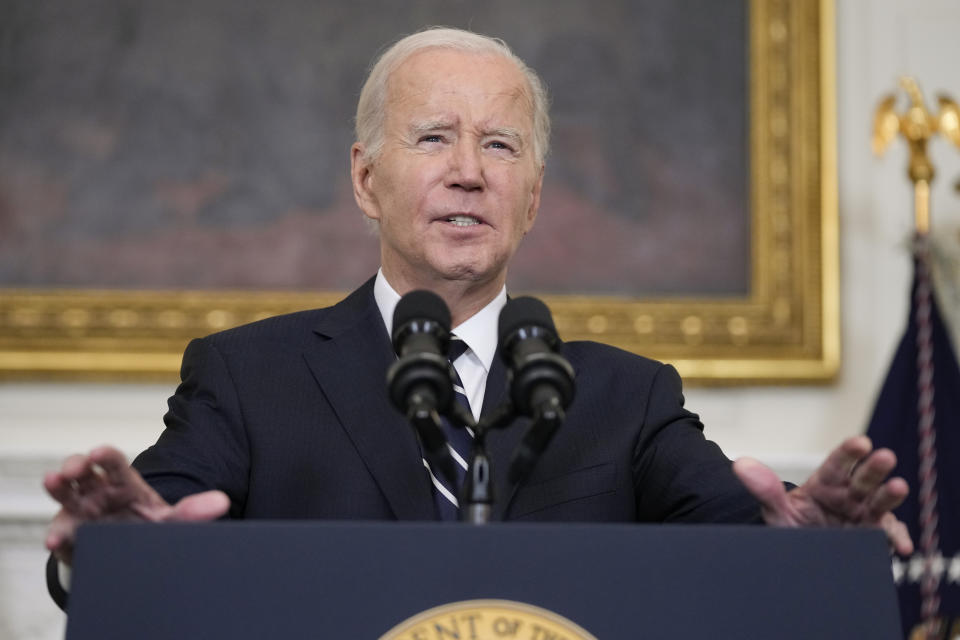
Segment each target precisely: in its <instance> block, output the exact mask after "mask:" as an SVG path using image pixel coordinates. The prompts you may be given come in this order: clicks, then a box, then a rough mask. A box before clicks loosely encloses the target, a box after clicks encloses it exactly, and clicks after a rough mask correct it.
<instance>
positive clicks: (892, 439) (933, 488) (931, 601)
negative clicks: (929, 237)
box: [867, 239, 960, 638]
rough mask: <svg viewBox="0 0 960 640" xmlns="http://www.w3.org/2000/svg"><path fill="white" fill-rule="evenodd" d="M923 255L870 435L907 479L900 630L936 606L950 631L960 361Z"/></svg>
mask: <svg viewBox="0 0 960 640" xmlns="http://www.w3.org/2000/svg"><path fill="white" fill-rule="evenodd" d="M923 240H924V239H921V241H920V242H921V243H922V242H923ZM927 255H928V254H925V247H924V246H923V245H922V244H921V246H920V248H919V249H918V253H917V256H916V258H915V260H914V280H913V287H912V292H913V295H912V297H911V305H910V317H909V320H908V323H907V331H906V334H905V335H904V336H903V339H902V340H901V342H900V346H899V347H898V349H897V353H896V355H895V356H894V359H893V364H892V365H891V367H890V371H889V373H888V374H887V379H886V381H885V382H884V383H883V388H882V389H881V391H880V396H879V398H878V400H877V405H876V407H875V409H874V412H873V417H872V418H871V419H870V426H869V428H868V430H867V435H869V436H870V438H871V439H872V440H873V442H874V445H875V446H878V447H888V448H890V449H892V450H893V451H894V453H896V455H897V467H896V469H895V471H894V473H895V474H896V475H899V476H901V477H903V478H904V479H905V480H906V481H907V482H908V483H909V484H910V495H909V497H908V498H907V500H906V501H905V502H904V503H903V505H901V506H900V507H899V508H898V509H897V510H896V515H897V517H899V518H900V519H901V520H902V521H903V522H905V523H906V525H907V527H909V529H910V536H911V537H912V538H913V542H914V545H915V546H916V550H915V552H914V554H913V555H912V556H911V557H909V558H908V557H899V556H898V557H895V558H894V560H893V575H894V580H895V582H896V584H897V591H898V595H899V598H900V615H901V619H902V622H903V630H904V636H905V637H911V635H912V634H914V633H916V632H917V630H918V629H917V626H918V625H920V624H921V623H922V621H923V620H924V619H928V617H929V616H930V612H931V611H935V613H934V615H935V616H936V617H937V618H939V624H938V630H937V631H936V634H935V635H933V636H930V637H931V638H933V637H936V638H942V637H948V638H954V637H957V636H956V635H955V634H960V368H958V366H957V358H956V355H955V353H954V350H953V347H952V345H951V343H950V338H949V335H948V332H947V330H946V328H945V327H944V324H943V320H942V318H941V316H940V312H939V310H938V309H937V304H936V299H935V296H933V295H932V285H931V279H930V272H929V262H928V258H927ZM918 337H919V338H920V341H921V342H920V344H919V345H918ZM924 425H925V426H926V430H925V431H923V430H922V427H924ZM922 434H925V435H926V437H925V438H924V437H923V435H922ZM931 436H932V437H931ZM921 441H924V450H923V452H921ZM921 474H923V475H921ZM924 581H926V585H924ZM948 633H949V635H946V634H948ZM913 637H926V636H913Z"/></svg>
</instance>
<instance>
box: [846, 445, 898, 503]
mask: <svg viewBox="0 0 960 640" xmlns="http://www.w3.org/2000/svg"><path fill="white" fill-rule="evenodd" d="M896 466H897V456H896V455H894V453H893V452H892V451H890V450H889V449H877V450H876V451H874V452H873V453H871V454H870V455H869V456H868V457H867V458H866V459H864V460H863V461H862V462H861V463H860V464H859V465H857V466H856V468H855V469H854V470H853V473H852V474H851V476H850V491H851V493H852V494H853V496H854V497H855V498H865V497H867V496H869V495H870V494H872V493H873V492H874V491H876V490H877V488H878V487H879V486H880V485H882V484H883V482H884V480H886V478H887V476H888V475H890V472H891V471H893V469H894V467H896Z"/></svg>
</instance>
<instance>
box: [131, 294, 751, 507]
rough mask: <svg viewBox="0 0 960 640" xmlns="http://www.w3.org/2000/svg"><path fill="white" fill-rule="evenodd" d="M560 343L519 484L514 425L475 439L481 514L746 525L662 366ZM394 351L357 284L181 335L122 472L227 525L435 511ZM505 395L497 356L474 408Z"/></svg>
mask: <svg viewBox="0 0 960 640" xmlns="http://www.w3.org/2000/svg"><path fill="white" fill-rule="evenodd" d="M562 352H563V355H564V356H565V357H566V358H567V359H569V361H570V363H571V364H572V365H573V368H574V370H575V372H576V387H577V390H576V397H575V399H574V401H573V403H572V405H571V406H570V408H569V410H568V412H567V419H566V421H565V422H564V424H563V426H562V427H561V428H560V430H559V431H558V432H557V434H556V435H555V437H554V439H553V441H552V442H551V443H550V446H549V447H548V449H547V451H546V452H545V454H544V455H543V457H542V458H541V459H540V460H539V462H538V463H537V465H536V466H535V467H534V469H533V471H532V472H531V474H530V476H529V477H528V478H527V480H525V481H524V482H523V483H522V484H521V485H520V486H515V485H512V484H510V483H509V482H508V481H507V477H506V476H507V471H508V467H509V462H510V458H511V456H512V453H513V451H514V449H515V447H516V445H517V444H518V442H519V441H520V439H521V438H522V436H523V434H524V432H525V428H526V426H527V423H526V422H525V421H523V420H518V421H517V422H516V423H515V424H513V425H512V426H510V427H509V428H507V429H505V430H502V431H495V432H493V433H491V434H490V436H489V437H488V449H489V451H490V454H491V460H492V464H493V480H494V486H495V491H496V493H495V496H496V500H497V502H496V505H495V508H494V518H495V519H503V520H552V521H559V520H567V521H649V522H664V521H670V522H674V521H699V522H705V521H709V522H724V521H726V522H745V521H754V520H756V519H757V517H758V515H759V507H758V505H757V503H756V501H755V500H754V499H753V498H752V497H751V496H750V495H749V494H748V493H747V492H746V490H745V489H744V488H743V486H742V485H741V484H740V482H739V481H738V480H737V479H736V478H735V476H734V475H733V473H732V471H731V467H730V462H729V460H728V459H727V458H726V457H725V456H724V455H723V454H722V453H721V452H720V450H719V449H718V448H717V447H716V445H714V444H713V443H712V442H709V441H707V440H706V439H705V438H704V436H703V427H702V425H701V423H700V421H699V419H698V418H697V416H696V415H694V414H692V413H690V412H688V411H686V410H685V409H684V408H683V396H682V393H681V385H680V378H679V376H678V375H677V373H676V371H675V370H674V369H673V368H672V367H669V366H666V365H663V364H661V363H658V362H654V361H652V360H648V359H645V358H642V357H639V356H636V355H633V354H630V353H627V352H625V351H621V350H618V349H614V348H612V347H608V346H605V345H601V344H598V343H592V342H570V343H565V344H564V345H563V347H562ZM394 358H395V356H394V354H393V350H392V349H391V346H390V338H389V336H388V335H387V331H386V328H385V327H384V324H383V320H382V317H381V315H380V311H379V309H378V307H377V305H376V302H375V300H374V297H373V280H372V279H371V280H370V281H368V282H367V283H366V284H364V285H363V286H362V287H361V288H360V289H358V290H357V291H355V292H354V293H352V294H351V295H350V296H349V297H347V298H346V299H345V300H344V301H342V302H341V303H339V304H337V305H335V306H333V307H329V308H326V309H319V310H313V311H304V312H300V313H294V314H290V315H285V316H278V317H275V318H270V319H267V320H263V321H261V322H257V323H254V324H250V325H246V326H243V327H239V328H236V329H231V330H228V331H225V332H222V333H218V334H214V335H212V336H208V337H206V338H202V339H198V340H194V341H193V342H191V343H190V345H189V346H188V347H187V350H186V352H185V354H184V358H183V368H182V371H181V377H182V383H181V384H180V386H179V387H178V389H177V392H176V394H175V395H174V396H173V397H172V398H171V399H170V401H169V407H170V410H169V412H168V413H167V414H166V416H165V418H164V421H165V423H166V430H165V431H164V432H163V434H162V435H161V436H160V439H159V441H158V442H157V444H156V445H154V446H153V447H151V448H149V449H148V450H146V451H145V452H144V453H142V454H141V455H140V456H139V457H138V458H137V459H136V460H135V462H134V466H135V467H136V468H137V469H139V470H140V472H141V473H142V474H143V475H144V477H145V478H146V479H147V481H148V482H149V483H150V484H151V485H152V486H154V487H155V488H156V489H157V490H158V491H159V492H160V494H161V495H163V496H164V497H165V498H166V499H167V500H170V501H175V500H178V499H179V498H181V497H183V496H185V495H189V494H191V493H196V492H198V491H203V490H207V489H214V488H216V489H221V490H223V491H225V492H226V493H227V495H229V497H230V501H231V509H230V515H231V516H232V517H235V518H284V519H301V518H322V519H378V520H383V519H398V520H430V519H434V518H435V514H434V501H433V497H432V493H431V491H432V489H431V484H430V482H429V479H428V477H427V473H426V470H425V468H424V466H423V463H422V462H421V455H420V452H419V446H418V443H417V439H416V436H415V433H414V431H413V429H412V428H411V427H410V426H409V425H408V424H407V423H406V421H405V419H404V417H403V416H402V415H401V414H400V413H399V412H398V411H397V410H396V409H394V407H393V406H392V405H391V404H390V402H389V400H388V398H387V393H386V383H385V376H386V370H387V367H388V366H389V365H390V363H391V362H392V361H393V360H394ZM505 393H506V379H505V371H504V366H503V364H502V362H501V361H500V359H499V358H497V359H496V361H495V364H494V366H493V367H492V370H491V372H490V375H489V378H488V380H487V388H486V393H485V396H484V406H483V410H484V412H486V411H489V410H491V409H492V408H493V407H494V406H496V405H497V404H499V403H500V401H501V400H502V399H503V397H504V394H505Z"/></svg>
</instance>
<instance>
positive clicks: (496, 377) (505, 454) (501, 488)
mask: <svg viewBox="0 0 960 640" xmlns="http://www.w3.org/2000/svg"><path fill="white" fill-rule="evenodd" d="M506 397H507V370H506V366H505V365H504V364H503V360H502V358H500V357H499V355H498V356H497V357H496V358H494V360H493V365H492V366H491V367H490V374H489V375H488V376H487V386H486V391H485V392H484V394H483V415H488V414H489V413H490V412H492V411H493V410H494V408H496V407H497V406H498V405H499V404H500V403H501V402H503V401H504V400H505V399H506ZM526 423H527V421H526V420H521V419H517V420H514V421H513V422H512V423H510V425H509V426H507V427H506V428H505V429H496V430H494V431H491V432H490V433H489V434H488V435H487V453H488V454H489V455H490V461H491V462H490V465H491V467H492V468H491V472H492V477H493V483H494V494H493V497H494V505H493V519H494V520H502V519H503V517H504V515H505V514H506V512H507V507H509V506H510V502H511V501H512V500H513V495H514V494H515V493H516V491H517V485H516V484H514V483H510V482H508V481H507V475H508V472H509V471H510V462H511V460H512V458H513V452H514V451H515V450H516V448H517V445H519V444H520V439H521V438H522V437H523V433H524V430H525V428H526Z"/></svg>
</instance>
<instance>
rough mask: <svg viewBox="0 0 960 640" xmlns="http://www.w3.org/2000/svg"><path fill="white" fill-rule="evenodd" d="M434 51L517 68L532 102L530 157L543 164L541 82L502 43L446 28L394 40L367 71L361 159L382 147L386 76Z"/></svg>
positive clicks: (546, 124) (359, 127) (545, 130)
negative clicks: (494, 59)
mask: <svg viewBox="0 0 960 640" xmlns="http://www.w3.org/2000/svg"><path fill="white" fill-rule="evenodd" d="M434 48H439V49H452V50H454V51H463V52H467V53H475V54H480V55H496V56H501V57H503V58H506V59H507V60H509V61H511V62H513V63H514V64H515V65H516V66H517V69H519V70H520V71H521V72H522V73H523V75H524V77H525V78H526V80H527V85H528V88H529V91H530V99H531V101H532V103H533V154H534V157H535V158H536V160H537V164H543V160H544V158H545V157H546V155H547V149H548V147H549V146H550V113H549V104H548V98H547V90H546V87H545V86H544V84H543V81H542V80H540V77H539V76H538V75H537V74H536V72H535V71H534V70H533V69H531V68H530V67H528V66H527V65H526V64H525V63H524V62H523V60H521V59H520V58H519V57H517V55H516V54H515V53H513V51H511V50H510V47H508V46H507V43H505V42H504V41H503V40H501V39H499V38H491V37H489V36H484V35H481V34H478V33H473V32H472V31H465V30H463V29H451V28H448V27H430V28H428V29H424V30H423V31H418V32H417V33H414V34H411V35H409V36H406V37H404V38H402V39H400V40H398V41H397V42H396V43H394V44H393V45H392V46H391V47H390V48H389V49H387V50H386V51H384V52H383V54H381V55H380V57H379V58H378V59H377V61H376V63H374V65H373V67H372V68H371V69H370V74H369V75H368V76H367V80H366V82H364V83H363V88H362V89H361V90H360V100H359V101H358V102H357V116H356V135H357V141H358V142H360V143H361V144H362V145H363V158H364V160H366V161H371V160H373V159H375V158H376V157H377V156H378V155H379V154H380V150H381V149H382V147H383V126H384V120H385V118H386V103H387V83H388V81H389V79H390V75H391V74H392V73H393V72H394V71H396V70H397V68H398V67H399V66H400V65H401V64H403V62H404V61H406V60H407V59H408V58H409V57H410V56H412V55H413V54H415V53H417V52H420V51H423V50H424V49H434Z"/></svg>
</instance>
